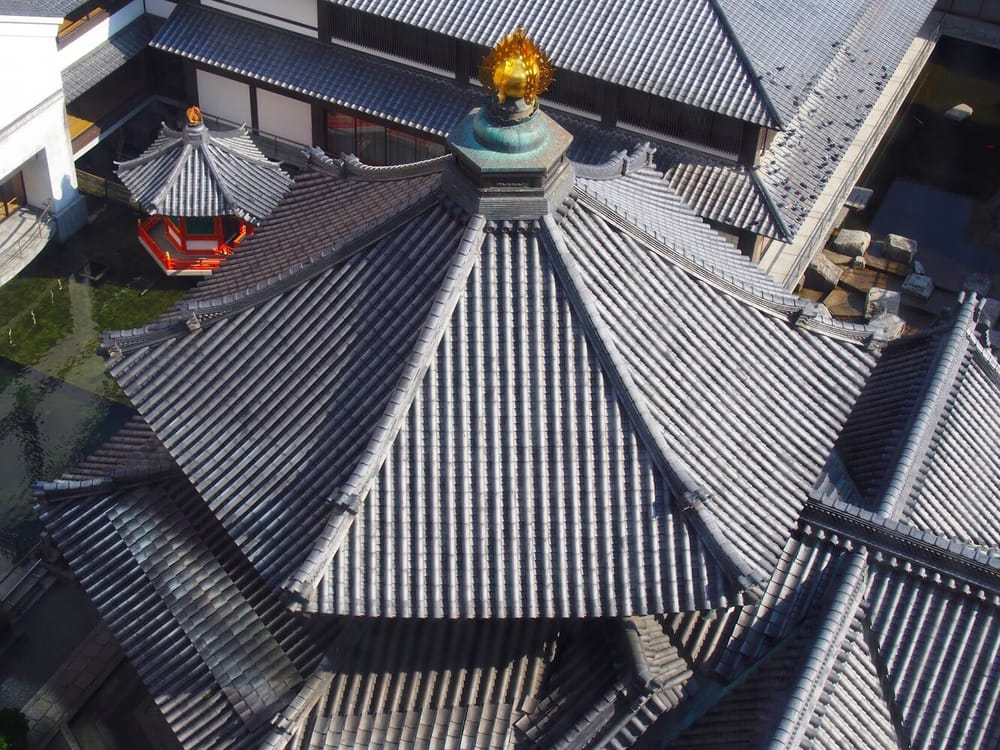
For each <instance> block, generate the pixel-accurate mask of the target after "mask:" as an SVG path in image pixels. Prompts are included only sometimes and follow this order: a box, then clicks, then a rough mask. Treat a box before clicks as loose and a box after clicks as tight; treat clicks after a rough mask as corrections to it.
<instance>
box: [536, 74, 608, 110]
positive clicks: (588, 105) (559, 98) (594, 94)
mask: <svg viewBox="0 0 1000 750" xmlns="http://www.w3.org/2000/svg"><path fill="white" fill-rule="evenodd" d="M603 92H604V84H603V83H602V82H601V81H597V80H594V79H593V78H588V77H587V76H582V75H580V74H579V73H571V72H570V71H568V70H557V71H556V72H555V75H554V80H553V81H552V85H551V86H549V90H548V91H546V92H545V94H544V95H543V96H544V98H545V99H551V100H552V101H554V102H559V103H561V104H568V105H569V106H571V107H576V108H577V109H582V110H585V111H587V112H593V113H594V114H599V113H600V112H601V109H602V107H601V105H602V101H603V99H602V96H603Z"/></svg>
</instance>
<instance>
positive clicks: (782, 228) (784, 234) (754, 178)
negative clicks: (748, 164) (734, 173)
mask: <svg viewBox="0 0 1000 750" xmlns="http://www.w3.org/2000/svg"><path fill="white" fill-rule="evenodd" d="M747 173H748V174H749V175H750V181H751V182H752V183H753V186H754V189H755V190H756V191H757V194H758V195H760V198H761V200H762V201H764V205H765V206H767V210H768V212H769V213H770V214H771V219H773V220H774V223H775V225H776V226H777V228H778V233H779V234H780V235H781V236H780V237H777V238H776V239H779V240H785V241H790V240H792V239H793V238H794V237H795V232H793V231H792V230H791V228H790V227H789V226H788V222H787V221H785V215H784V214H783V213H782V212H781V208H780V207H779V206H778V204H777V202H776V201H775V200H774V196H773V195H771V191H770V190H768V189H767V185H766V184H765V183H764V181H763V180H762V179H761V178H760V174H761V173H760V166H759V165H754V167H753V169H748V170H747Z"/></svg>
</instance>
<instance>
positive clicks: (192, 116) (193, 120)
mask: <svg viewBox="0 0 1000 750" xmlns="http://www.w3.org/2000/svg"><path fill="white" fill-rule="evenodd" d="M187 121H188V124H189V125H197V124H199V123H200V122H201V121H202V120H201V109H200V108H199V107H198V106H197V105H195V106H194V107H188V110H187Z"/></svg>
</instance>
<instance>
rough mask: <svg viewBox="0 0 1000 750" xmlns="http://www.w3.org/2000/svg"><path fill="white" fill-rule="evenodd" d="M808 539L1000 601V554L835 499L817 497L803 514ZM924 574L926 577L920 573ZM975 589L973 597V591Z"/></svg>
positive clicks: (806, 507) (811, 500) (810, 501)
mask: <svg viewBox="0 0 1000 750" xmlns="http://www.w3.org/2000/svg"><path fill="white" fill-rule="evenodd" d="M802 524H803V529H804V531H805V532H806V533H807V534H810V535H813V536H816V537H817V538H822V539H824V540H827V541H829V542H830V543H832V544H834V545H836V546H841V547H844V548H845V549H848V550H850V549H852V548H854V547H855V546H857V545H864V546H865V547H867V548H868V549H869V551H870V553H871V556H872V558H873V559H874V560H876V561H878V562H884V563H885V564H887V565H890V566H891V567H898V566H902V567H904V568H905V567H906V566H910V567H915V568H916V569H917V571H918V575H921V577H923V576H926V575H930V576H932V577H933V576H935V575H937V576H941V577H942V579H944V578H947V579H948V581H949V582H948V583H946V585H947V586H948V587H949V588H951V587H953V586H958V583H957V582H958V581H961V582H963V583H964V585H966V586H970V585H971V586H972V587H975V588H976V589H978V590H979V592H978V593H977V595H981V596H985V595H987V593H989V594H991V595H992V596H1000V553H998V552H997V551H996V550H990V551H987V550H984V549H982V548H979V547H976V546H973V545H971V544H968V543H966V542H963V541H960V540H955V539H949V538H947V537H943V536H939V535H937V534H934V533H932V532H930V531H925V530H923V529H919V528H916V527H914V526H911V525H909V524H907V523H904V522H901V521H896V520H892V519H889V518H885V517H884V516H880V515H878V514H877V513H873V512H872V511H868V510H865V509H864V508H859V507H857V506H855V505H851V504H850V503H845V502H843V501H841V500H836V499H835V498H831V497H812V498H810V499H809V501H808V502H807V503H806V506H805V508H804V509H803V512H802ZM921 571H922V572H921ZM971 590H972V589H971V588H970V592H971Z"/></svg>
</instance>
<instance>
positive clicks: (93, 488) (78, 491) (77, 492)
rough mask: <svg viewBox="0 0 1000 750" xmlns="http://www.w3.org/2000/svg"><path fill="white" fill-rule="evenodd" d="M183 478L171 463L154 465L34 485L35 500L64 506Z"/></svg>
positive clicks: (165, 462)
mask: <svg viewBox="0 0 1000 750" xmlns="http://www.w3.org/2000/svg"><path fill="white" fill-rule="evenodd" d="M180 476H183V474H182V472H181V470H180V468H179V467H178V466H177V465H176V464H174V463H173V462H170V461H162V462H159V463H158V464H157V465H154V466H140V467H138V468H134V469H132V468H129V469H116V470H114V471H112V472H110V473H108V474H107V475H105V476H103V477H92V478H90V479H65V478H60V479H49V480H44V481H37V482H35V483H34V484H33V485H32V492H31V494H32V497H33V498H34V500H35V501H36V502H39V503H48V504H52V503H60V502H67V501H70V500H81V499H85V498H91V497H95V496H98V495H99V496H101V497H105V496H107V495H109V494H111V493H112V492H117V491H118V490H124V489H130V488H132V487H139V486H141V485H145V484H150V483H153V482H159V481H161V480H164V479H173V478H175V477H180Z"/></svg>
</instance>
